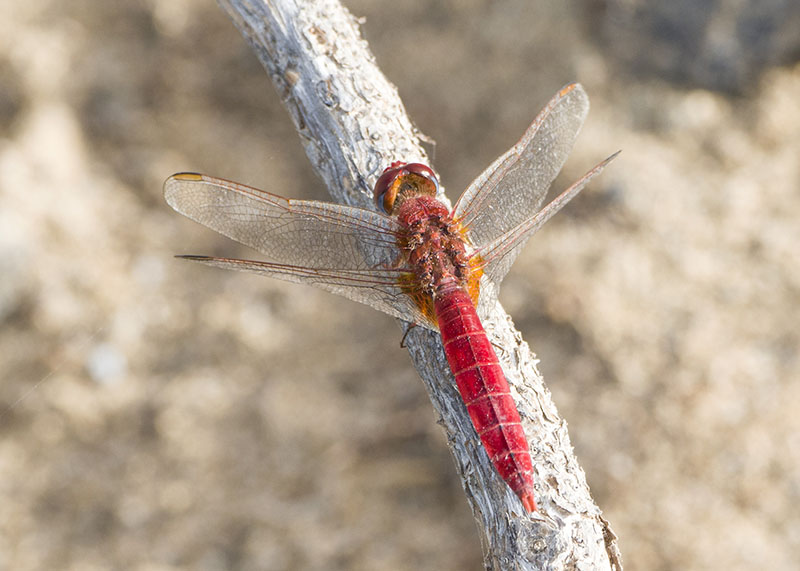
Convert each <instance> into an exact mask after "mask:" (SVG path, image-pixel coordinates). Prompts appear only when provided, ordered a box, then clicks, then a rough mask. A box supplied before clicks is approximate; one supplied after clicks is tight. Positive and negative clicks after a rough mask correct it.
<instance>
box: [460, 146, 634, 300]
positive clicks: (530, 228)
mask: <svg viewBox="0 0 800 571" xmlns="http://www.w3.org/2000/svg"><path fill="white" fill-rule="evenodd" d="M618 154H619V151H618V152H616V153H614V154H613V155H611V156H610V157H608V158H607V159H605V160H604V161H602V162H601V163H599V164H598V165H597V166H595V167H594V168H592V169H591V170H590V171H589V172H587V173H586V174H585V175H583V176H582V177H581V178H579V179H578V180H577V181H575V182H574V183H573V184H572V186H570V187H569V188H568V189H567V190H565V191H564V192H562V193H561V194H560V195H558V196H557V197H556V198H554V199H553V200H552V201H551V202H550V203H549V204H548V205H547V206H545V207H544V208H542V209H541V210H539V211H538V212H537V213H536V214H534V215H533V216H531V217H530V218H528V219H527V220H525V221H524V222H522V223H521V224H519V225H517V227H516V228H512V229H511V230H509V231H508V232H506V233H505V234H503V235H502V236H500V237H499V238H496V239H495V240H494V241H493V242H491V243H489V244H487V245H486V246H484V247H482V248H480V249H479V250H478V251H477V252H476V255H477V256H480V259H481V263H480V264H479V265H478V267H479V268H481V269H483V280H484V282H483V283H482V285H481V293H480V298H479V301H478V304H479V306H481V307H484V306H486V305H488V304H493V303H494V302H495V300H496V299H497V294H498V291H499V287H500V282H502V281H503V278H504V277H505V276H506V274H507V273H508V270H509V269H511V265H512V264H513V263H514V260H516V259H517V256H518V255H519V253H520V251H521V250H522V247H523V246H524V245H525V243H526V242H527V241H528V239H529V238H530V237H531V236H533V235H534V234H535V233H536V231H537V230H539V228H541V227H542V225H543V224H544V223H545V222H547V221H548V220H550V218H552V217H553V215H554V214H555V213H556V212H558V211H559V210H561V209H562V208H563V207H564V206H565V205H566V204H567V203H568V202H569V201H570V200H572V199H573V198H574V197H575V196H576V195H577V194H578V193H579V192H580V191H581V190H582V189H583V187H584V186H586V184H587V183H588V182H589V181H590V180H591V179H593V178H594V177H595V176H597V175H598V174H600V172H601V171H602V170H603V169H604V168H605V167H606V166H607V165H608V163H610V162H611V161H612V160H614V158H615V157H616V156H617V155H618Z"/></svg>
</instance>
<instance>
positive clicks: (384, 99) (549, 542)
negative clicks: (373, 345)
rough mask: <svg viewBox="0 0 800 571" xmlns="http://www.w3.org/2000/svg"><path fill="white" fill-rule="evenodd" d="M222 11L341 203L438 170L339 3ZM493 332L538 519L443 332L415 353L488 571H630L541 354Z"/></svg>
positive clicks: (498, 323)
mask: <svg viewBox="0 0 800 571" xmlns="http://www.w3.org/2000/svg"><path fill="white" fill-rule="evenodd" d="M219 3H220V4H221V6H222V7H223V9H224V10H225V11H226V12H227V13H228V15H229V16H230V17H231V18H232V19H233V21H234V23H235V25H236V26H237V27H238V28H239V30H240V31H241V33H242V34H243V35H244V36H245V38H246V39H247V40H248V42H249V43H250V45H251V46H252V47H253V49H254V50H255V51H256V54H257V55H258V57H259V59H260V60H261V62H262V64H263V65H264V67H265V68H266V69H267V72H268V73H269V75H270V77H271V78H272V81H273V83H274V84H275V86H276V88H277V89H278V92H279V94H280V96H281V98H282V100H283V102H284V104H285V105H286V107H287V109H288V110H289V113H290V114H291V116H292V119H293V120H294V123H295V126H296V127H297V131H298V133H299V134H300V137H301V139H302V141H303V144H304V146H305V149H306V153H307V154H308V157H309V159H310V161H311V164H312V165H313V167H314V168H315V169H316V171H317V173H318V174H319V175H320V177H321V178H322V179H323V180H324V181H325V183H326V184H327V185H328V188H329V190H330V193H331V195H332V196H333V198H334V199H335V200H336V201H338V202H342V203H346V204H351V205H355V206H361V207H365V208H372V205H371V197H370V189H371V187H372V184H373V183H374V182H375V180H376V178H377V176H378V175H379V174H380V173H381V171H382V169H383V168H384V167H385V166H387V165H388V164H389V163H390V162H392V161H393V160H403V161H406V162H424V163H428V162H429V161H428V160H427V158H426V156H425V153H424V151H423V150H422V148H421V147H420V145H419V140H418V137H417V133H416V131H415V129H414V127H413V125H412V123H411V121H410V120H409V118H408V116H407V115H406V112H405V109H404V108H403V105H402V103H401V101H400V98H399V96H398V94H397V90H396V88H395V87H394V86H393V85H392V84H391V83H389V82H388V81H387V79H386V78H385V77H384V76H383V74H382V73H381V72H380V70H379V69H378V67H377V65H376V63H375V58H374V57H373V55H372V54H371V52H370V51H369V48H368V46H367V44H366V42H365V41H364V40H363V39H362V37H361V35H360V32H359V29H358V21H357V20H356V19H355V18H354V17H353V16H352V15H351V14H350V13H349V12H348V11H347V10H346V9H345V8H343V7H342V6H341V4H339V2H337V1H336V0H281V1H279V2H275V1H274V0H273V1H271V0H219ZM557 87H559V86H554V90H555V89H556V88H557ZM542 103H544V102H542ZM536 111H538V109H532V110H531V117H533V115H534V114H535V112H536ZM484 325H485V327H486V330H487V332H488V333H489V337H490V339H491V341H492V343H493V344H494V345H495V346H496V347H497V348H498V357H499V358H500V360H501V363H502V365H503V369H504V371H505V372H506V375H507V376H508V381H509V383H510V385H511V387H512V391H513V392H514V397H515V400H516V402H517V406H518V408H519V412H520V415H521V416H522V420H523V426H524V428H525V432H526V435H527V438H528V441H529V442H530V444H531V453H532V456H533V459H534V466H535V469H536V482H537V484H536V486H537V496H536V499H537V502H538V504H539V511H537V512H535V513H534V514H532V515H530V516H528V515H526V514H525V513H524V510H523V509H522V506H521V504H520V503H519V500H518V499H517V497H516V496H515V495H514V494H513V493H512V492H511V490H510V489H509V488H508V486H506V484H505V483H504V482H503V480H502V479H501V478H500V476H499V475H498V474H497V473H496V472H495V470H494V468H493V467H492V465H491V463H490V462H489V459H488V457H487V455H486V453H485V451H484V450H483V448H482V447H481V445H480V441H479V439H478V437H477V435H476V433H475V430H474V428H473V427H472V424H471V423H470V419H469V417H468V415H467V413H466V408H465V407H464V404H463V402H462V401H461V398H460V396H459V394H458V391H457V390H456V388H455V384H454V381H453V378H452V376H451V374H450V371H449V369H448V367H447V363H446V361H445V358H444V353H443V351H442V346H441V342H440V340H439V337H438V335H436V334H434V333H432V332H430V331H426V330H423V329H422V328H416V329H414V330H413V331H412V332H411V334H410V335H409V336H408V339H407V345H408V349H409V351H410V353H411V357H412V359H413V361H414V364H415V366H416V368H417V370H418V371H419V374H420V376H421V377H422V379H423V381H424V382H425V385H426V388H427V389H428V393H429V395H430V398H431V401H432V403H433V406H434V408H435V410H436V412H437V414H438V416H439V418H440V423H441V424H442V426H443V427H444V429H445V431H446V433H447V436H448V442H449V445H450V448H451V450H452V453H453V456H454V458H455V461H456V466H457V469H458V472H459V474H460V476H461V479H462V482H463V486H464V491H465V493H466V495H467V498H468V500H469V502H470V505H471V507H472V511H473V514H474V516H475V519H476V520H477V522H478V526H479V530H480V532H481V537H482V543H483V549H484V556H485V561H484V563H485V566H486V567H487V568H488V569H498V570H507V569H549V570H557V569H593V570H598V569H608V570H612V569H613V570H617V569H621V564H620V558H619V551H618V550H617V545H616V537H615V536H614V534H613V532H612V531H611V529H610V528H609V526H608V524H607V523H606V521H605V520H604V519H603V518H602V517H601V514H600V510H599V508H598V507H597V506H596V505H595V503H594V501H593V500H592V498H591V496H590V495H589V489H588V486H587V485H586V480H585V476H584V473H583V470H582V469H581V467H580V466H579V465H578V462H577V460H576V459H575V456H574V454H573V450H572V446H571V444H570V441H569V436H568V434H567V427H566V423H565V422H564V421H563V420H562V419H561V418H560V417H559V416H558V413H557V411H556V408H555V406H554V405H553V402H552V400H551V398H550V391H549V390H548V389H547V387H546V386H545V385H544V382H543V380H542V377H541V375H540V374H539V372H538V371H537V369H536V363H537V360H536V358H535V356H534V355H533V354H532V353H531V351H530V348H529V347H528V345H527V344H526V343H525V342H524V341H523V340H522V338H521V336H520V334H519V333H518V332H517V331H516V330H515V329H514V327H513V325H512V323H511V320H510V318H509V317H508V315H507V314H506V313H505V312H504V311H503V309H502V308H501V307H500V305H499V304H498V305H497V307H496V309H495V311H494V312H493V313H492V315H491V316H489V318H488V319H486V321H485V322H484Z"/></svg>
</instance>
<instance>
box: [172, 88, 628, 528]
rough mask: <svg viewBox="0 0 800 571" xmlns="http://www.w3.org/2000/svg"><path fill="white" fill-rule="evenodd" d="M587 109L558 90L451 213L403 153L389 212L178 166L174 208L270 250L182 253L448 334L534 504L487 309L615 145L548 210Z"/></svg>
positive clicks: (485, 426) (447, 347)
mask: <svg viewBox="0 0 800 571" xmlns="http://www.w3.org/2000/svg"><path fill="white" fill-rule="evenodd" d="M588 111H589V98H588V96H587V95H586V92H585V91H584V89H583V87H581V86H580V84H577V83H575V84H571V85H567V86H566V87H564V88H562V89H561V91H559V92H558V93H557V94H556V95H555V96H554V97H553V98H552V99H551V100H550V102H549V103H548V104H547V106H546V107H545V108H544V109H543V110H542V111H541V112H540V113H539V115H538V116H537V117H536V119H535V120H534V122H533V123H532V124H531V126H530V127H529V128H528V129H527V130H526V131H525V134H524V135H523V136H522V138H521V139H520V140H519V141H518V142H517V143H516V144H515V145H514V146H513V147H511V149H509V150H508V151H507V152H506V153H505V154H503V155H502V156H500V157H499V158H498V159H496V160H495V161H494V162H493V163H492V164H491V165H490V166H489V167H488V168H487V169H486V170H485V171H484V172H483V173H482V174H481V175H480V176H478V178H476V179H475V180H474V181H473V182H472V183H471V184H470V185H469V186H468V187H467V189H466V190H465V191H464V193H463V194H462V195H461V197H460V198H459V199H458V201H457V202H456V205H455V207H454V208H453V209H452V211H451V210H450V209H449V208H448V207H447V206H446V205H445V204H444V203H442V202H441V201H440V200H439V199H438V198H437V196H439V194H440V188H439V182H438V179H437V177H436V175H435V173H434V172H433V170H432V169H431V168H430V167H429V166H427V165H424V164H421V163H406V162H402V161H396V162H393V163H391V165H389V166H388V167H387V168H386V169H385V170H384V171H383V173H382V174H381V175H380V176H379V177H378V179H377V182H376V183H375V186H374V190H373V195H374V199H375V203H376V206H377V209H378V210H379V211H380V212H376V211H372V210H366V209H361V208H356V207H351V206H344V205H340V204H333V203H326V202H319V201H308V200H292V199H287V198H283V197H281V196H277V195H275V194H270V193H268V192H265V191H263V190H259V189H256V188H252V187H249V186H245V185H243V184H239V183H236V182H230V181H227V180H222V179H219V178H214V177H211V176H207V175H204V174H197V173H178V174H175V175H173V176H171V177H169V178H168V179H167V181H166V182H165V183H164V195H165V198H166V201H167V203H168V204H169V205H170V206H171V207H172V208H174V209H175V210H176V211H178V212H179V213H181V214H183V215H185V216H187V217H188V218H191V219H192V220H195V221H196V222H199V223H200V224H203V225H205V226H207V227H208V228H211V229H212V230H215V231H217V232H219V233H220V234H223V235H225V236H227V237H229V238H231V239H233V240H236V241H237V242H240V243H242V244H244V245H246V246H249V247H251V248H253V249H255V250H257V251H258V252H260V253H261V254H262V255H263V256H264V257H265V259H264V260H260V261H257V260H238V259H231V258H217V257H208V256H179V257H182V258H186V259H189V260H193V261H196V262H201V263H203V264H207V265H209V266H214V267H218V268H224V269H230V270H240V271H246V272H253V273H256V274H260V275H264V276H269V277H273V278H278V279H283V280H287V281H290V282H296V283H302V284H308V285H312V286H315V287H318V288H321V289H323V290H327V291H330V292H333V293H336V294H339V295H342V296H345V297H347V298H350V299H352V300H355V301H358V302H361V303H364V304H367V305H369V306H371V307H374V308H375V309H378V310H380V311H383V312H385V313H388V314H389V315H392V316H394V317H397V318H400V319H402V320H405V321H407V322H411V323H412V324H415V325H418V326H421V327H424V328H427V329H432V330H435V331H438V332H439V333H440V334H441V340H442V344H443V346H444V353H445V356H446V359H447V362H448V364H449V366H450V369H451V371H452V373H453V377H454V379H455V383H456V386H457V388H458V390H459V393H460V395H461V397H462V399H463V401H464V404H465V406H466V410H467V413H468V414H469V417H470V419H471V421H472V424H473V426H474V427H475V431H476V433H477V435H478V437H479V438H480V441H481V443H482V444H483V447H484V449H485V450H486V453H487V455H488V457H489V460H490V461H491V463H492V465H493V466H494V467H495V469H496V470H497V472H498V474H499V475H500V476H501V478H502V479H503V480H504V481H505V482H506V484H507V485H508V487H509V488H510V489H511V490H512V491H513V492H514V494H516V496H517V497H518V498H519V500H520V501H521V503H522V506H523V508H524V509H525V510H526V512H528V513H530V512H533V511H535V510H536V509H537V507H536V501H535V497H534V496H535V489H534V468H533V462H532V459H531V453H530V448H529V446H528V441H527V439H526V437H525V433H524V431H523V427H522V423H521V419H520V415H519V411H518V409H517V406H516V404H515V402H514V398H513V396H512V394H511V390H510V388H509V384H508V381H507V380H506V377H505V375H504V373H503V369H502V367H501V365H500V362H499V359H498V357H497V354H496V352H495V350H494V347H493V346H492V344H491V342H490V341H489V339H488V337H487V335H486V331H485V330H484V328H483V326H482V325H481V320H480V315H486V312H487V311H489V309H490V308H491V307H493V306H494V305H495V302H496V300H497V296H498V293H499V286H500V282H501V281H502V280H503V278H504V277H505V275H506V273H507V272H508V270H509V268H510V267H511V264H512V263H513V261H514V259H515V258H516V257H517V256H518V255H519V253H520V251H521V249H522V247H523V246H524V245H525V243H526V242H527V241H528V239H529V238H530V237H531V236H532V235H533V234H534V233H535V232H536V231H537V230H538V229H539V228H541V226H542V225H543V224H544V223H545V222H546V221H547V220H548V219H549V218H550V217H552V216H553V215H554V214H555V213H556V212H557V211H559V210H560V209H561V208H563V207H564V205H565V204H567V202H569V201H570V200H571V199H572V198H573V197H574V196H575V195H577V194H578V192H580V190H581V189H582V188H583V187H584V186H585V185H586V183H588V182H589V180H591V179H592V178H593V177H595V176H596V175H597V174H599V173H600V172H601V171H602V170H603V168H605V166H606V165H607V164H608V163H609V162H610V161H611V160H612V159H613V158H614V157H615V156H616V154H618V153H616V154H614V155H611V156H610V157H608V158H607V159H606V160H604V161H602V162H600V163H599V164H597V165H596V166H595V167H594V168H592V169H591V170H589V171H588V172H587V173H586V174H585V175H584V176H583V177H581V178H580V179H579V180H578V181H576V182H575V183H574V184H572V185H571V186H570V187H569V188H567V189H566V190H565V191H563V192H562V193H561V194H559V195H558V196H557V197H556V198H555V199H553V200H552V201H551V202H550V203H549V204H547V205H546V206H544V207H543V208H542V207H541V206H542V203H543V202H544V198H545V195H546V194H547V192H548V189H549V187H550V185H551V184H552V182H553V180H554V179H555V177H556V175H558V173H559V171H560V170H561V168H562V166H563V164H564V162H565V161H566V159H567V156H568V155H569V152H570V151H571V149H572V147H573V144H574V142H575V140H576V138H577V136H578V132H579V130H580V128H581V126H582V124H583V122H584V120H585V118H586V115H587V114H588Z"/></svg>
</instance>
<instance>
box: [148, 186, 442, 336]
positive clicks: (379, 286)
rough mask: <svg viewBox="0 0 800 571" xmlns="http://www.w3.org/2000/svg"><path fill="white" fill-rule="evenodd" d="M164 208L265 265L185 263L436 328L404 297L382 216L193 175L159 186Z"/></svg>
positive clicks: (401, 271) (404, 277)
mask: <svg viewBox="0 0 800 571" xmlns="http://www.w3.org/2000/svg"><path fill="white" fill-rule="evenodd" d="M164 197H165V198H166V200H167V203H168V204H169V205H170V206H171V207H172V208H174V209H175V210H176V211H178V212H180V213H181V214H183V215H184V216H187V217H188V218H191V219H192V220H194V221H196V222H199V223H200V224H203V225H204V226H207V227H209V228H211V229H212V230H215V231H217V232H219V233H220V234H223V235H225V236H227V237H229V238H232V239H233V240H236V241H237V242H240V243H242V244H244V245H246V246H250V247H251V248H254V249H256V250H258V251H259V252H261V253H262V254H263V255H264V256H265V257H266V260H265V261H263V262H259V261H248V260H233V259H227V258H207V257H203V256H188V258H189V259H192V260H194V261H199V262H202V263H205V264H208V265H211V266H216V267H222V268H226V269H234V270H241V271H248V272H254V273H257V274H261V275H267V276H270V277H275V278H279V279H283V280H287V281H292V282H299V283H306V284H309V285H313V286H316V287H319V288H322V289H325V290H328V291H332V292H334V293H338V294H340V295H343V296H345V297H348V298H350V299H352V300H355V301H359V302H361V303H365V304H367V305H370V306H372V307H374V308H375V309H378V310H380V311H383V312H385V313H388V314H390V315H393V316H395V317H400V318H402V319H406V320H409V319H411V320H414V321H415V322H417V323H418V324H420V325H423V326H425V327H429V328H430V327H433V326H432V324H430V323H429V322H428V320H427V319H426V318H425V317H424V316H423V314H422V313H421V312H420V310H419V309H418V308H417V307H416V306H415V304H414V302H413V300H412V299H411V298H410V297H409V296H408V295H406V294H405V293H404V291H403V289H402V287H401V284H403V283H409V274H410V270H408V268H406V267H404V266H402V265H399V263H400V261H401V256H400V250H399V249H398V247H397V245H396V233H397V231H398V230H399V227H398V225H397V223H396V222H395V221H394V220H392V219H391V218H389V217H387V216H382V215H380V214H377V213H374V212H370V211H368V210H362V209H359V208H353V207H350V206H343V205H339V204H333V203H326V202H316V201H308V200H289V199H286V198H283V197H280V196H277V195H274V194H270V193H268V192H264V191H262V190H258V189H256V188H252V187H249V186H245V185H242V184H238V183H235V182H230V181H227V180H222V179H218V178H214V177H210V176H206V175H201V174H195V173H180V174H176V175H173V176H171V177H170V178H168V179H167V181H166V182H165V183H164Z"/></svg>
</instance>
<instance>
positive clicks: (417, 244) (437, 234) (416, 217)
mask: <svg viewBox="0 0 800 571" xmlns="http://www.w3.org/2000/svg"><path fill="white" fill-rule="evenodd" d="M397 218H398V221H399V222H400V224H401V225H402V226H403V228H404V236H403V237H402V240H401V242H402V243H401V246H402V248H403V249H404V250H405V252H406V253H407V256H408V262H409V265H410V266H411V268H412V269H413V271H414V275H415V277H416V280H417V284H416V287H417V288H418V290H419V291H421V292H422V293H424V294H425V295H427V296H431V297H433V296H435V295H436V293H437V292H441V291H442V290H443V289H448V288H452V287H465V286H466V285H467V283H468V281H469V273H470V268H469V256H468V255H467V247H466V243H465V241H464V236H463V233H462V232H461V230H460V227H459V225H458V224H457V223H456V222H455V221H453V218H452V217H451V216H450V212H449V211H448V209H447V207H446V206H445V205H444V204H442V203H441V202H439V201H438V200H436V199H435V198H433V197H429V196H419V197H416V198H413V199H410V200H407V201H405V202H404V203H403V204H402V205H401V207H400V209H399V212H398V213H397Z"/></svg>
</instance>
